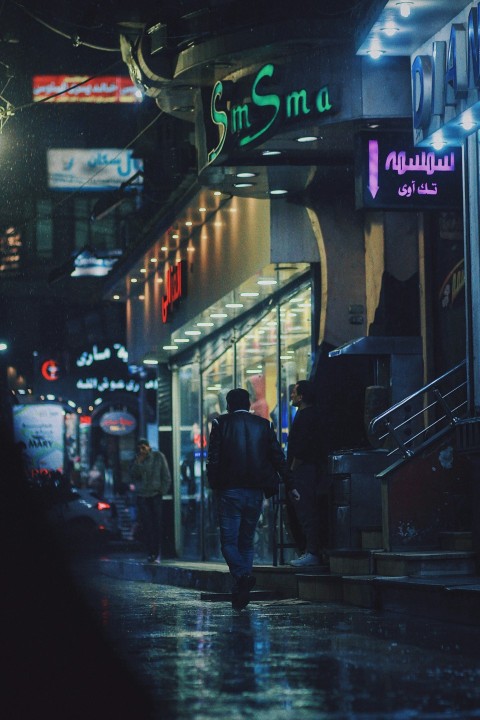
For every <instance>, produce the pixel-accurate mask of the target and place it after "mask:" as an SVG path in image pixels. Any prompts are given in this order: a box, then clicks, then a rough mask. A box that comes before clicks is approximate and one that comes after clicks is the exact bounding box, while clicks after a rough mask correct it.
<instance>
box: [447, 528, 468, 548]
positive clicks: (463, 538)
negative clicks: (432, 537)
mask: <svg viewBox="0 0 480 720" xmlns="http://www.w3.org/2000/svg"><path fill="white" fill-rule="evenodd" d="M439 538H440V547H441V548H442V550H472V548H473V540H472V533H471V532H470V531H463V532H442V533H440V536H439Z"/></svg>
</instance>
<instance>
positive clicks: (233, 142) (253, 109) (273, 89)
mask: <svg viewBox="0 0 480 720" xmlns="http://www.w3.org/2000/svg"><path fill="white" fill-rule="evenodd" d="M279 72H280V71H279V70H278V69H277V68H276V67H275V65H272V64H271V63H268V64H267V65H264V66H263V67H262V68H261V69H260V70H259V71H258V73H257V74H256V75H255V77H254V79H253V82H251V83H249V84H247V85H245V82H243V81H239V82H238V83H234V82H232V81H229V80H228V81H218V82H217V83H216V84H215V85H214V87H213V91H212V95H211V100H210V114H211V122H212V123H213V125H214V126H216V129H217V143H216V145H215V147H213V148H212V149H211V150H210V151H209V153H208V163H212V162H213V161H214V160H215V159H216V158H217V157H218V156H219V155H220V153H222V151H223V152H227V151H228V150H232V149H233V148H235V149H246V148H248V147H249V146H253V145H254V144H255V143H259V142H263V141H264V140H266V139H267V138H268V137H270V136H271V135H272V134H273V133H274V132H275V131H276V130H277V129H278V127H279V126H280V125H283V124H286V123H290V124H291V123H294V122H298V121H301V120H303V121H305V120H306V119H308V120H314V119H315V121H317V122H318V119H319V118H320V117H322V116H323V115H325V114H329V113H330V114H331V113H332V112H333V110H334V106H333V103H332V100H331V93H330V90H329V87H328V85H317V86H316V88H315V89H314V90H309V89H308V88H306V87H295V88H291V89H289V90H288V91H287V92H279V84H280V80H279V79H278V76H279Z"/></svg>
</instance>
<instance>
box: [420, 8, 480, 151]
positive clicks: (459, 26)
mask: <svg viewBox="0 0 480 720" xmlns="http://www.w3.org/2000/svg"><path fill="white" fill-rule="evenodd" d="M478 8H479V6H478V4H477V5H476V6H475V7H471V8H470V11H469V13H468V16H467V14H466V11H465V15H464V21H463V22H455V23H452V24H451V26H450V35H449V40H448V43H447V42H446V41H445V40H439V39H437V40H436V41H434V42H433V43H432V52H431V55H417V56H416V57H415V58H414V60H413V63H412V68H411V74H412V94H413V98H412V100H413V127H414V139H415V143H416V144H420V143H421V144H427V143H429V144H431V143H432V142H435V140H438V141H439V142H442V141H443V142H449V143H451V144H452V143H456V144H460V143H461V141H462V138H463V137H465V135H467V134H468V133H469V132H472V131H473V130H476V129H478V128H477V127H476V126H475V123H478V122H479V121H480V100H479V96H478V91H480V23H479V11H478ZM446 30H447V31H448V27H447V28H446ZM443 36H444V32H442V33H439V34H438V35H437V36H436V37H437V38H439V37H443Z"/></svg>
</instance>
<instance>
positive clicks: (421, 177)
mask: <svg viewBox="0 0 480 720" xmlns="http://www.w3.org/2000/svg"><path fill="white" fill-rule="evenodd" d="M355 180H356V206H357V208H360V207H364V208H379V209H391V210H399V209H402V210H431V209H436V208H442V209H455V208H461V206H462V156H461V149H460V148H451V147H450V148H445V149H443V150H433V149H428V150H426V149H424V148H418V147H414V146H413V144H412V142H411V140H410V141H409V139H408V136H406V135H403V134H402V135H401V134H398V135H382V134H378V135H373V134H367V133H365V134H361V135H360V136H359V137H358V138H357V146H356V171H355Z"/></svg>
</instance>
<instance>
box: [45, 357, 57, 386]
mask: <svg viewBox="0 0 480 720" xmlns="http://www.w3.org/2000/svg"><path fill="white" fill-rule="evenodd" d="M41 373H42V377H44V378H45V380H48V381H49V382H53V381H54V380H58V378H59V376H60V368H59V366H58V363H57V361H56V360H45V362H44V363H42V367H41Z"/></svg>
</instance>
